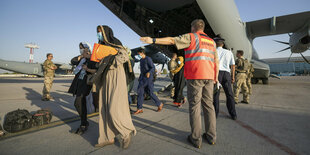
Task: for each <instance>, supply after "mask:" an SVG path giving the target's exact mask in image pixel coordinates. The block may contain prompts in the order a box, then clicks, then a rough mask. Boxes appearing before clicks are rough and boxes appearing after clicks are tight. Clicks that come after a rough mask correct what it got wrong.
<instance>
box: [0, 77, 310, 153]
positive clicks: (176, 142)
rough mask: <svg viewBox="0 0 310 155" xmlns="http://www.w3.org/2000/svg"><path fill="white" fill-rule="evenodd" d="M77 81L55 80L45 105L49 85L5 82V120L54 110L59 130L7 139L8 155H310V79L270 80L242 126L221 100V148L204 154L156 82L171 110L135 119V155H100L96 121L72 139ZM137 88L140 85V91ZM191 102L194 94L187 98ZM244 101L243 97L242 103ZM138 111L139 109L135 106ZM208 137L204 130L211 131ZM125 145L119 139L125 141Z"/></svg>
mask: <svg viewBox="0 0 310 155" xmlns="http://www.w3.org/2000/svg"><path fill="white" fill-rule="evenodd" d="M71 81H72V77H65V78H55V82H54V85H53V87H52V93H51V94H52V96H54V98H55V101H48V102H43V101H41V93H42V87H43V78H12V77H10V78H0V90H1V91H0V106H1V108H0V118H2V119H1V122H2V123H3V118H4V116H5V114H6V113H8V112H10V111H13V110H16V109H18V108H19V109H27V110H28V111H30V112H34V111H36V110H38V109H45V108H49V109H51V110H52V112H53V119H52V122H51V124H49V125H46V126H42V127H40V128H38V127H37V128H33V129H31V130H27V131H25V132H21V133H17V134H10V133H7V134H6V135H5V136H4V137H1V138H0V154H1V155H12V154H13V155H14V154H34V155H36V154H161V155H165V154H310V148H309V145H310V130H309V128H310V123H309V122H310V76H302V77H297V76H296V77H282V78H281V79H272V78H271V79H270V84H269V85H263V84H256V85H253V94H252V95H251V96H250V104H241V103H239V104H237V105H236V111H237V115H238V120H236V121H234V120H232V119H231V118H230V117H229V116H228V112H227V108H226V105H225V101H226V99H225V95H224V93H221V96H220V103H221V104H220V114H219V117H218V118H217V142H216V145H212V146H211V145H209V144H207V142H206V141H203V145H202V147H201V148H200V149H196V148H194V147H193V146H192V145H191V144H190V143H188V142H187V140H186V138H187V135H189V134H190V130H191V129H190V125H189V116H188V103H186V104H185V105H184V106H183V107H181V108H177V107H175V106H174V105H173V104H172V99H171V98H170V97H169V91H168V90H166V91H163V92H162V91H160V90H162V88H164V87H165V88H166V87H167V85H168V84H169V83H170V82H169V79H168V78H164V77H161V78H159V79H158V80H157V81H156V82H155V89H156V91H159V93H158V96H159V98H160V100H161V101H163V102H164V104H165V105H164V109H163V111H162V112H155V110H156V109H157V107H156V106H155V104H154V103H153V102H152V101H150V100H148V101H145V103H144V113H142V114H140V115H137V116H132V118H133V122H134V125H135V127H136V129H137V135H136V136H134V137H133V138H132V141H131V144H130V146H129V148H128V149H125V150H124V149H122V148H121V147H120V144H119V142H117V141H116V143H115V144H114V145H110V146H106V147H103V148H99V149H98V148H95V147H94V145H95V144H96V143H97V138H98V116H97V114H96V113H94V114H90V118H89V122H90V126H89V129H88V131H87V132H86V133H85V134H83V135H82V136H79V135H76V134H72V133H71V132H70V131H71V130H75V129H76V128H77V127H78V126H79V123H80V122H79V119H78V117H77V116H78V115H77V112H76V110H75V108H74V106H73V101H74V97H72V95H70V94H68V93H67V90H68V88H69V86H70V84H71ZM136 85H137V84H136ZM184 94H185V95H186V89H185V91H184ZM241 97H242V95H240V100H241ZM131 108H132V109H133V110H135V109H136V105H131ZM203 130H204V129H203ZM117 139H119V138H117Z"/></svg>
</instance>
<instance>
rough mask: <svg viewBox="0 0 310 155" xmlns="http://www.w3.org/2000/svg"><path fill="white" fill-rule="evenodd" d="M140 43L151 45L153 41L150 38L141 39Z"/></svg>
mask: <svg viewBox="0 0 310 155" xmlns="http://www.w3.org/2000/svg"><path fill="white" fill-rule="evenodd" d="M140 41H142V43H144V44H151V43H153V39H152V38H151V37H141V38H140Z"/></svg>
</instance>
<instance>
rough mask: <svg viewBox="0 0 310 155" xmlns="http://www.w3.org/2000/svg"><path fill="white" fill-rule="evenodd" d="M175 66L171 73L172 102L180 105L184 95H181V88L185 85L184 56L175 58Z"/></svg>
mask: <svg viewBox="0 0 310 155" xmlns="http://www.w3.org/2000/svg"><path fill="white" fill-rule="evenodd" d="M177 63H178V65H177V68H176V69H174V70H172V71H171V73H173V74H174V76H173V84H174V87H175V89H174V97H173V104H175V105H176V106H178V107H181V106H182V104H184V103H185V97H184V96H183V89H184V87H185V77H184V58H183V57H182V56H178V58H177Z"/></svg>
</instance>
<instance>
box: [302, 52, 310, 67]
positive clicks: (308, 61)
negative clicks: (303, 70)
mask: <svg viewBox="0 0 310 155" xmlns="http://www.w3.org/2000/svg"><path fill="white" fill-rule="evenodd" d="M300 55H301V56H302V58H304V60H305V61H306V62H307V63H308V64H310V62H309V61H308V60H307V59H306V57H305V56H304V55H302V53H300Z"/></svg>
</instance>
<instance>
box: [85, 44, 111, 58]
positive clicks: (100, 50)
mask: <svg viewBox="0 0 310 155" xmlns="http://www.w3.org/2000/svg"><path fill="white" fill-rule="evenodd" d="M116 54H117V50H116V49H115V48H113V47H111V46H106V45H101V44H97V43H95V44H94V47H93V52H92V55H91V57H90V60H91V61H95V62H100V60H101V59H103V58H105V57H106V56H109V55H116Z"/></svg>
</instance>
